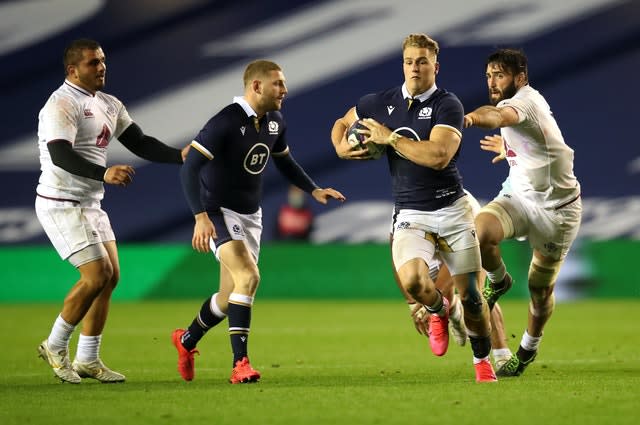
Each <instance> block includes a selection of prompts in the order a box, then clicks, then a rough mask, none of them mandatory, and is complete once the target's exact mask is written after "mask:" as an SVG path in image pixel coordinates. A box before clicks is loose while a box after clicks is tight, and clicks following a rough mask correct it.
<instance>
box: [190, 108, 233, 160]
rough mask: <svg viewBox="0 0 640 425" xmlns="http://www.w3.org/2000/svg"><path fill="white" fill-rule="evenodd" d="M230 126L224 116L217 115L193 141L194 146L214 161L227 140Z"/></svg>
mask: <svg viewBox="0 0 640 425" xmlns="http://www.w3.org/2000/svg"><path fill="white" fill-rule="evenodd" d="M228 125H229V124H228V119H225V118H224V114H217V115H215V116H214V117H213V118H211V119H210V120H209V121H207V123H206V124H205V125H204V127H203V128H202V130H200V132H199V133H198V135H197V136H196V137H195V138H194V139H193V142H192V146H193V147H194V148H196V150H198V151H199V152H200V153H201V154H203V155H204V156H206V157H207V158H208V159H213V158H214V157H215V156H216V155H217V154H218V152H219V151H220V148H221V146H222V143H223V142H224V140H225V135H226V134H227V128H228ZM194 143H195V145H194Z"/></svg>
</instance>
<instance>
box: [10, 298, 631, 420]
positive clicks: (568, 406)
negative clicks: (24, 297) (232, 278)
mask: <svg viewBox="0 0 640 425" xmlns="http://www.w3.org/2000/svg"><path fill="white" fill-rule="evenodd" d="M200 304H201V300H193V301H190V302H183V301H181V302H144V303H114V304H113V306H112V310H111V315H110V319H109V323H108V325H107V329H106V331H105V334H104V337H103V347H102V351H101V356H102V358H103V359H104V360H105V362H106V363H107V364H108V365H109V366H111V367H113V368H114V369H116V370H118V371H121V372H123V373H125V374H126V375H127V382H126V383H124V384H111V385H106V384H100V383H98V382H96V381H91V380H83V382H82V383H81V384H80V385H70V384H62V383H60V382H59V381H57V380H56V379H54V378H53V374H52V372H51V371H50V370H49V369H48V366H46V365H45V363H44V362H43V361H42V360H41V359H39V358H38V357H37V354H36V347H37V345H38V344H39V343H40V342H41V340H42V339H44V338H45V337H46V336H47V334H48V332H49V329H50V326H51V324H52V322H53V319H54V318H55V316H56V314H57V313H58V310H59V305H52V304H29V305H26V304H25V305H9V304H0V329H1V330H2V349H1V350H0V365H2V372H1V374H0V424H3V425H14V424H16V425H17V424H21V425H24V424H38V425H39V424H43V425H44V424H46V425H50V424H65V425H79V424H88V425H101V424H124V425H129V424H131V425H133V424H135V425H138V424H171V425H176V424H189V425H192V424H200V423H207V424H215V425H218V424H236V425H239V424H242V425H245V424H247V425H248V424H283V425H285V424H286V425H294V424H384V425H388V424H483V423H487V424H535V425H550V424H579V425H589V424H594V425H596V424H598V425H600V424H616V425H623V424H632V423H633V424H636V423H637V421H638V418H637V417H636V415H637V409H638V407H640V354H639V352H640V337H639V336H638V335H639V333H638V323H640V308H638V307H640V303H639V302H637V301H615V300H607V301H596V300H589V301H579V302H572V303H562V304H558V305H557V307H556V312H555V314H554V316H553V317H552V319H551V321H550V322H549V324H548V326H547V329H546V331H545V336H544V340H543V342H542V345H541V348H540V351H539V355H538V359H537V360H536V361H535V362H534V363H533V364H532V365H531V366H530V367H529V369H527V371H526V372H525V374H524V375H523V376H521V377H519V378H510V379H507V378H505V379H502V380H500V381H499V382H497V383H491V384H477V383H476V382H474V372H473V367H472V364H471V349H470V348H469V346H468V345H467V346H465V347H458V346H457V345H455V343H454V342H453V341H451V345H450V347H449V352H448V353H447V354H446V355H445V356H444V357H441V358H438V357H435V356H434V355H432V354H431V352H430V351H429V347H428V341H427V340H426V338H425V337H422V336H420V335H418V334H417V333H416V332H415V330H414V329H413V326H412V324H411V322H410V319H409V317H408V312H407V308H406V307H405V306H404V304H403V303H402V302H401V301H399V300H397V301H391V300H389V301H365V302H358V303H354V302H350V301H349V302H346V301H331V300H322V301H321V300H318V301H302V300H301V301H286V302H281V301H273V300H260V297H259V296H258V300H257V302H256V305H255V306H254V313H253V324H252V329H251V331H252V333H251V337H250V354H251V360H252V364H253V366H254V367H255V368H256V369H258V370H260V371H261V372H262V375H263V377H262V380H261V382H259V383H257V384H251V385H230V384H228V383H227V379H228V377H229V373H230V370H231V357H230V348H229V343H228V337H227V334H226V329H225V327H224V326H219V327H218V328H216V329H214V330H212V331H211V332H210V333H209V334H208V335H207V336H205V338H204V340H203V341H201V343H200V346H199V349H200V353H201V355H200V356H198V357H196V378H195V380H194V381H192V382H189V383H188V382H183V381H182V380H181V379H180V377H179V375H178V373H177V372H176V355H175V352H174V348H173V346H172V345H171V342H170V333H171V331H172V330H173V329H174V328H176V327H185V326H186V325H188V324H189V323H190V322H191V319H192V318H193V315H194V314H195V313H196V311H197V310H198V309H199V307H200ZM526 309H527V306H526V304H525V303H524V302H522V301H505V302H504V303H503V310H504V313H505V318H506V322H507V331H508V334H509V335H511V338H510V346H511V348H512V349H515V347H517V345H518V343H519V341H520V336H521V334H522V330H523V329H524V326H525V321H526ZM223 325H224V324H223ZM76 343H77V336H75V337H74V339H73V340H72V345H71V347H72V352H73V351H74V350H75V346H76Z"/></svg>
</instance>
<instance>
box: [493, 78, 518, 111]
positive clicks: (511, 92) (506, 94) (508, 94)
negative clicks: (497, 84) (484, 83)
mask: <svg viewBox="0 0 640 425" xmlns="http://www.w3.org/2000/svg"><path fill="white" fill-rule="evenodd" d="M517 91H518V89H517V88H516V83H515V82H514V81H512V82H511V84H509V85H508V86H507V87H505V88H504V90H500V94H499V95H498V97H495V98H494V97H492V96H491V90H489V102H490V103H491V104H492V105H493V106H496V105H497V104H498V103H500V102H501V101H503V100H505V99H511V98H512V97H513V96H515V95H516V92H517Z"/></svg>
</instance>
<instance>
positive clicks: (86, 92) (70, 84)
mask: <svg viewBox="0 0 640 425" xmlns="http://www.w3.org/2000/svg"><path fill="white" fill-rule="evenodd" d="M64 83H65V84H66V85H68V86H69V87H71V88H72V89H74V90H77V91H79V92H80V93H82V94H86V95H87V96H90V97H93V95H92V94H91V92H88V91H87V90H85V89H83V88H82V87H80V86H78V85H76V84H73V83H72V82H71V81H69V80H66V79H65V80H64Z"/></svg>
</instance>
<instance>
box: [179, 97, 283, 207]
mask: <svg viewBox="0 0 640 425" xmlns="http://www.w3.org/2000/svg"><path fill="white" fill-rule="evenodd" d="M253 119H254V117H253V116H248V115H247V113H246V112H245V110H244V109H243V108H242V106H240V105H239V104H238V103H232V104H230V105H228V106H227V107H225V108H224V109H222V110H221V111H220V112H219V113H217V114H216V115H215V116H214V117H213V118H211V119H210V120H209V121H208V122H207V123H206V124H205V126H204V128H203V129H202V130H200V132H199V133H198V135H197V136H196V138H195V139H194V142H196V143H197V144H198V145H200V146H197V145H194V144H192V147H193V148H195V149H197V150H199V151H200V152H201V153H202V154H203V155H204V156H205V157H207V158H208V159H209V161H208V162H207V163H206V164H205V165H204V166H203V167H202V169H201V172H200V181H201V184H202V187H201V192H200V196H201V199H202V205H203V207H204V208H205V210H206V211H210V212H212V211H218V210H219V208H220V207H225V208H229V209H232V210H234V211H236V212H238V213H241V214H252V213H254V212H256V211H258V209H259V208H260V202H261V201H262V181H263V173H264V170H265V168H266V166H267V162H268V160H269V156H270V153H271V152H284V151H286V150H287V142H286V138H285V132H286V125H285V122H284V118H283V116H282V114H281V113H280V112H278V111H274V112H268V113H267V114H265V116H263V117H262V119H261V120H260V131H259V132H258V131H257V130H256V128H255V125H254V121H253ZM202 148H204V149H202Z"/></svg>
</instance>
